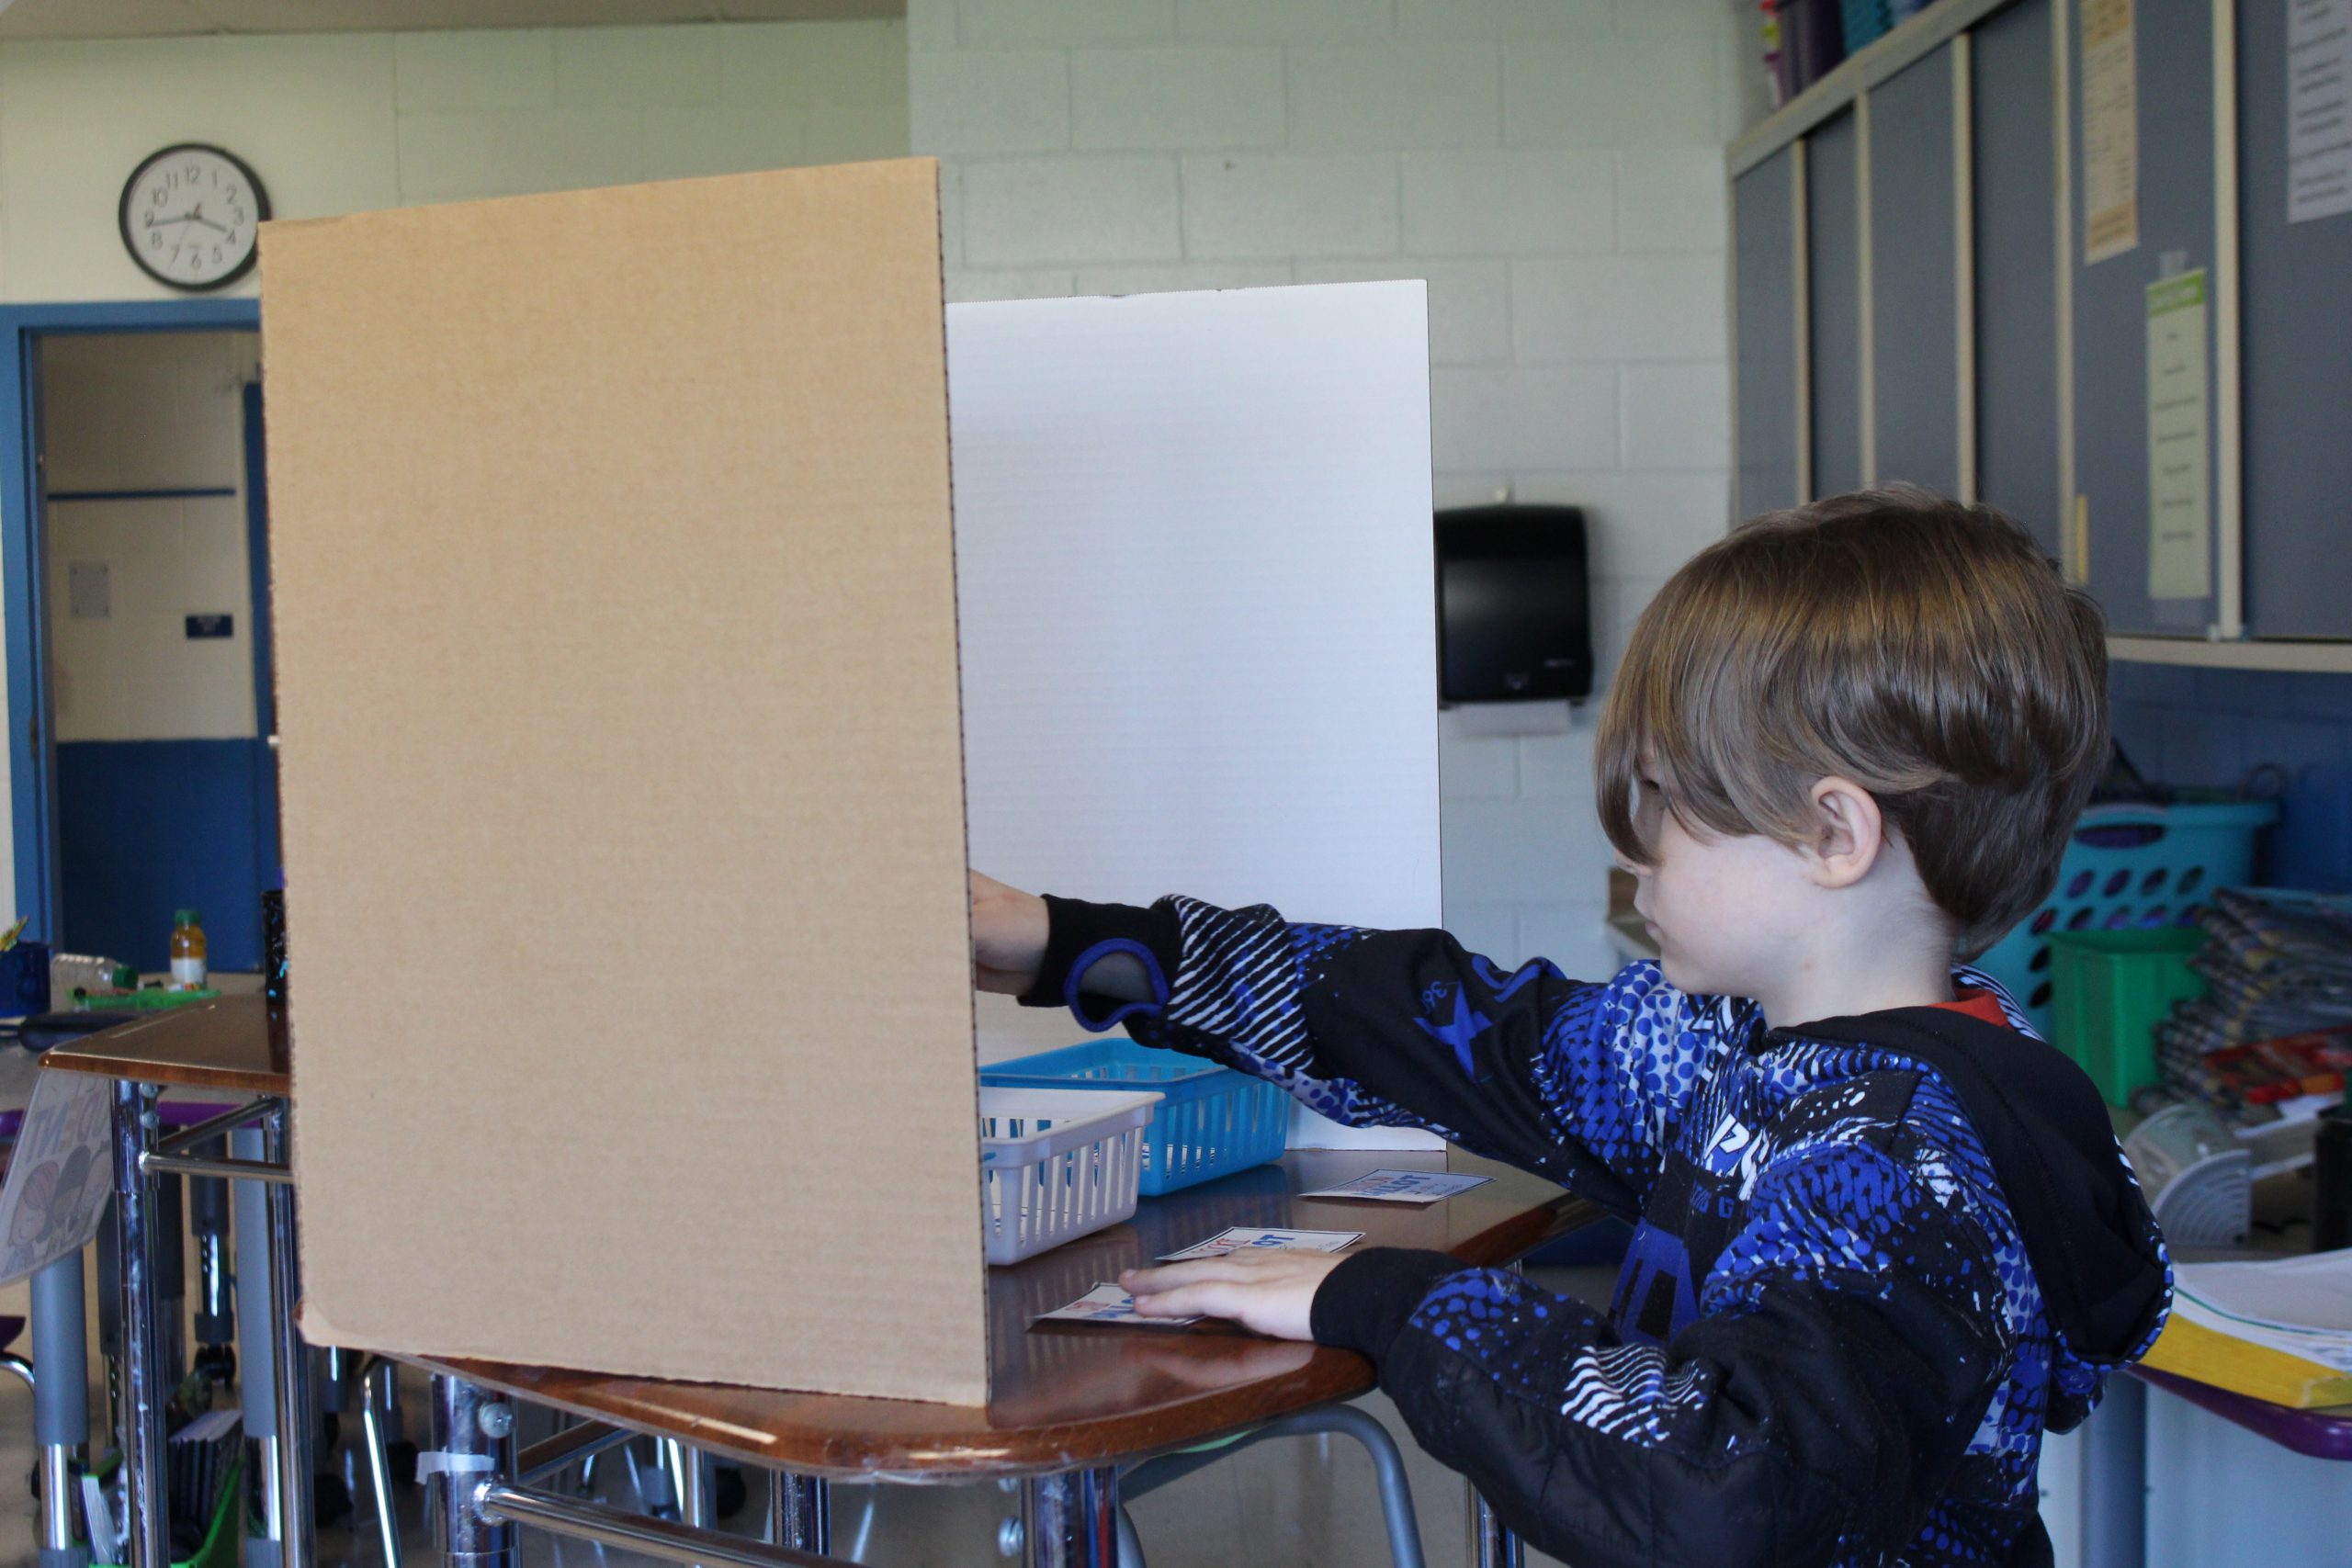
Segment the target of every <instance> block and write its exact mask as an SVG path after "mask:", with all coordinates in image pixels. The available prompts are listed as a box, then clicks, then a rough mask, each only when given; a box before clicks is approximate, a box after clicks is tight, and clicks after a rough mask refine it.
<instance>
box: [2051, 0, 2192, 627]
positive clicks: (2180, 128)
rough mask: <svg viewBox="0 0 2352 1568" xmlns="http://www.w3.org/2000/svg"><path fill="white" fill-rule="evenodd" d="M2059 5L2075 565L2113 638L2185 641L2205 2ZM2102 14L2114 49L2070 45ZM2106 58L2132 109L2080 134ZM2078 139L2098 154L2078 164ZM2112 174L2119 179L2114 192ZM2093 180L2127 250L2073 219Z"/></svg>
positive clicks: (2081, 218)
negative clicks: (2117, 38)
mask: <svg viewBox="0 0 2352 1568" xmlns="http://www.w3.org/2000/svg"><path fill="white" fill-rule="evenodd" d="M2065 4H2066V7H2067V19H2066V27H2067V38H2068V48H2069V51H2070V58H2071V60H2072V73H2071V81H2072V83H2073V88H2072V93H2073V100H2074V101H2073V105H2072V110H2073V112H2072V115H2071V121H2072V127H2073V134H2072V136H2071V137H2070V141H2071V144H2072V145H2071V150H2070V153H2069V156H2070V157H2071V158H2072V160H2073V170H2074V179H2073V199H2072V201H2071V203H2070V205H2071V207H2072V209H2073V212H2072V221H2073V225H2074V243H2075V252H2074V254H2075V263H2074V292H2075V309H2074V316H2075V491H2077V493H2078V494H2079V495H2080V496H2081V497H2082V498H2083V502H2084V503H2085V505H2086V507H2087V517H2088V524H2089V526H2088V530H2087V536H2088V543H2089V559H2088V561H2087V562H2086V563H2078V565H2087V567H2088V569H2089V570H2088V580H2089V583H2090V588H2091V592H2093V593H2095V594H2096V595H2097V596H2098V600H2099V602H2100V603H2101V604H2104V605H2105V606H2106V607H2107V615H2108V621H2109V626H2112V627H2113V628H2114V629H2115V630H2117V631H2120V632H2141V633H2164V634H2173V635H2180V634H2184V633H2185V634H2191V635H2193V634H2197V633H2201V632H2202V631H2204V630H2205V628H2206V627H2207V626H2210V625H2211V624H2212V622H2213V620H2214V616H2215V598H2214V583H2215V581H2217V577H2218V573H2217V570H2216V561H2215V554H2214V540H2215V538H2216V536H2217V535H2218V532H2219V522H2218V519H2219V502H2218V493H2217V491H2216V487H2215V483H2214V471H2215V462H2214V451H2215V446H2214V416H2215V412H2216V410H2215V403H2214V378H2213V320H2214V311H2213V308H2212V290H2211V269H2212V265H2213V237H2214V223H2213V83H2212V77H2213V28H2212V7H2211V5H2210V4H2209V3H2208V0H2091V3H2090V4H2089V5H2086V4H2085V3H2084V0H2065ZM2116 15H2120V16H2121V17H2128V18H2129V19H2130V28H2131V34H2130V39H2129V42H2128V45H2126V46H2125V48H2126V49H2128V54H2125V53H2123V51H2120V50H2118V49H2117V48H2116V46H2115V45H2113V44H2102V45H2101V46H2100V47H2099V49H2098V50H2097V51H2086V49H2085V47H2084V38H2083V26H2084V21H2085V18H2086V16H2087V17H2092V18H2094V19H2098V18H2100V17H2111V16H2116ZM2086 56H2089V57H2086ZM2119 56H2120V57H2121V58H2123V59H2125V60H2126V61H2128V63H2127V64H2126V65H2125V66H2124V67H2123V69H2124V70H2126V71H2128V72H2129V73H2130V74H2129V78H2128V80H2129V83H2130V101H2131V108H2130V109H2129V111H2128V113H2126V114H2125V115H2124V117H2123V122H2122V124H2121V126H2120V127H2114V126H2105V125H2102V124H2100V123H2097V122H2096V121H2095V122H2094V123H2091V124H2086V99H2089V100H2092V102H2091V104H2090V105H2088V106H2087V107H2090V108H2091V109H2092V110H2094V111H2096V108H2097V100H2098V99H2099V97H2100V96H2101V84H2102V81H2111V80H2113V77H2112V76H2111V75H2110V74H2109V73H2108V72H2107V71H2106V69H2105V68H2104V62H2105V61H2106V60H2111V59H2115V58H2118V57H2119ZM2086 72H2087V76H2086ZM2094 141H2096V142H2098V149H2097V152H2098V155H2097V156H2095V157H2086V146H2088V145H2090V144H2091V143H2092V142H2094ZM2126 157H2128V163H2127V162H2126V161H2125V160H2126ZM2118 169H2125V170H2126V171H2127V175H2126V178H2125V181H2124V183H2123V184H2122V185H2121V186H2120V187H2119V186H2117V184H2116V179H2115V171H2117V170H2118ZM2094 180H2096V181H2097V182H2098V185H2099V186H2100V187H2101V188H2102V189H2103V190H2108V191H2117V190H2119V189H2120V193H2122V194H2123V195H2125V196H2128V197H2129V198H2130V199H2131V201H2132V203H2133V205H2134V206H2135V208H2136V218H2135V220H2134V221H2133V223H2132V224H2131V228H2132V229H2134V230H2136V243H2132V244H2131V246H2130V248H2128V249H2123V250H2121V251H2120V252H2118V253H2117V254H2108V255H2105V256H2103V257H2102V256H2099V255H2098V252H2097V251H2096V250H2095V249H2094V248H2093V246H2092V244H2091V243H2090V240H2091V238H2092V236H2091V234H2090V233H2089V232H2088V225H2089V224H2090V223H2091V222H2092V221H2093V220H2090V219H2088V218H2086V205H2087V204H2088V203H2089V202H2090V200H2091V199H2092V198H2093V193H2092V192H2091V191H2090V190H2089V189H2088V188H2087V186H2088V185H2089V184H2090V183H2091V182H2092V181H2094ZM2104 209H2105V210H2109V211H2112V210H2115V205H2114V204H2113V203H2109V204H2104ZM2188 275H2201V276H2202V280H2203V281H2204V283H2205V284H2206V285H2207V287H2205V288H2203V289H2202V290H2201V291H2200V290H2199V289H2197V288H2196V287H2195V285H2196V283H2197V282H2198V277H2197V276H2188ZM2158 285H2163V286H2164V287H2155V286H2158ZM2152 351H2153V356H2152ZM2200 426H2201V433H2200V428H2199V427H2200ZM2152 431H2154V433H2155V434H2156V441H2157V445H2156V447H2155V450H2154V454H2153V456H2152V452H2151V432H2152Z"/></svg>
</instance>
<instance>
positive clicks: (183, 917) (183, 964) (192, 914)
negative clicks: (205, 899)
mask: <svg viewBox="0 0 2352 1568" xmlns="http://www.w3.org/2000/svg"><path fill="white" fill-rule="evenodd" d="M204 953H205V949H204V916H203V913H202V912H201V911H199V910H196V909H182V910H181V911H180V912H179V913H178V914H176V915H175V916H173V917H172V989H174V990H175V991H200V990H202V989H204V976H205V963H204Z"/></svg>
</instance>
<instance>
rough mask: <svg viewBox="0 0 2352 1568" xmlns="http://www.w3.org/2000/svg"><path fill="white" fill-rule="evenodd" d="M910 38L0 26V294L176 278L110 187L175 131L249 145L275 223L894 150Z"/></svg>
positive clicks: (800, 26)
mask: <svg viewBox="0 0 2352 1568" xmlns="http://www.w3.org/2000/svg"><path fill="white" fill-rule="evenodd" d="M906 47H907V46H906V27H905V24H903V23H901V22H895V21H879V22H775V23H736V24H724V25H709V26H697V27H632V28H523V29H516V30H503V29H481V30H469V31H458V32H409V33H297V34H278V35H243V36H229V37H220V38H158V39H98V40H93V41H89V42H73V43H10V44H6V45H0V299H6V300H8V301H11V302H15V301H20V300H32V299H42V300H46V299H164V298H170V297H172V296H171V291H170V290H168V289H166V288H164V287H163V286H162V285H160V284H157V283H155V282H153V280H152V279H150V278H149V277H148V276H147V275H146V274H144V273H143V272H141V271H140V270H139V269H138V267H136V266H135V265H132V263H131V261H130V258H129V257H128V256H126V255H125V254H123V249H122V242H121V241H120V240H119V238H118V237H117V235H116V231H115V204H116V202H117V201H118V200H119V198H120V197H121V194H122V183H123V181H124V179H125V178H126V177H128V176H129V175H130V171H131V169H132V168H133V167H135V166H136V165H137V164H138V163H139V162H140V160H141V159H142V158H144V157H145V156H146V155H147V154H148V153H150V152H155V151H157V150H158V149H160V148H163V147H167V146H169V145H171V144H172V143H173V142H175V141H214V142H218V143H220V144H221V145H222V146H225V147H227V148H228V149H229V150H230V151H231V152H235V153H237V154H238V155H239V156H241V157H243V159H245V161H246V162H247V163H249V164H252V165H253V167H254V172H255V173H256V174H258V175H260V177H261V181H262V185H263V187H264V188H265V189H266V190H267V191H268V193H269V196H270V200H271V205H272V208H273V209H274V211H275V213H276V215H277V217H279V218H315V217H320V216H322V215H326V214H331V213H337V212H361V211H367V210H369V209H375V208H383V207H401V206H405V205H408V204H411V203H414V202H423V201H451V200H458V199H462V198H466V197H484V196H517V195H522V194H526V193H527V192H532V191H543V190H564V189H569V188H572V187H575V186H598V185H625V184H628V183H629V182H631V181H635V180H655V179H670V178H675V177H678V176H682V175H718V174H730V173H734V172H736V171H739V170H746V169H772V168H781V167H785V166H787V165H791V164H832V163H847V162H851V161H854V160H857V159H862V158H890V157H898V156H901V155H903V154H904V153H905V152H906V150H907V79H906ZM255 284H256V280H255V279H254V277H252V276H247V277H246V278H245V280H244V281H243V283H242V284H240V285H238V286H237V287H236V288H234V289H232V292H233V293H240V294H250V293H252V292H254V288H255Z"/></svg>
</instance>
